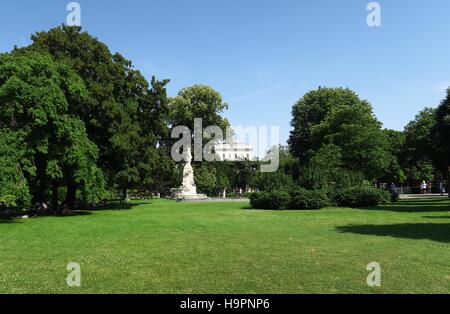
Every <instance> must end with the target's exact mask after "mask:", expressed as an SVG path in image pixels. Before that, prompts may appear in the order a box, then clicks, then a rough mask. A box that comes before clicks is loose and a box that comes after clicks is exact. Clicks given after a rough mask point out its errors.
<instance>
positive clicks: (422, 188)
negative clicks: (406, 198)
mask: <svg viewBox="0 0 450 314" xmlns="http://www.w3.org/2000/svg"><path fill="white" fill-rule="evenodd" d="M420 192H421V194H427V183H426V182H425V181H423V182H422V184H421V185H420Z"/></svg>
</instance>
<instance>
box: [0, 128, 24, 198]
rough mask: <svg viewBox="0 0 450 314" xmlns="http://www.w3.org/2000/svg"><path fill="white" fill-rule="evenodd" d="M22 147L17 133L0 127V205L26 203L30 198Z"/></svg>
mask: <svg viewBox="0 0 450 314" xmlns="http://www.w3.org/2000/svg"><path fill="white" fill-rule="evenodd" d="M24 147H25V143H24V141H23V138H22V136H21V135H20V134H19V133H17V132H12V131H10V130H8V129H0V206H1V205H4V206H16V205H27V204H29V202H30V200H31V197H30V194H29V188H28V182H27V180H26V178H25V173H24V168H26V166H27V164H28V163H29V162H28V160H26V158H25V157H26V150H25V149H24Z"/></svg>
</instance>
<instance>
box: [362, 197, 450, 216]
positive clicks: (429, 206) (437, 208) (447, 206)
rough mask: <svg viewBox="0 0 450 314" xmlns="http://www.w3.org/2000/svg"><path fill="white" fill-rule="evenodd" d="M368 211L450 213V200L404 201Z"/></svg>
mask: <svg viewBox="0 0 450 314" xmlns="http://www.w3.org/2000/svg"><path fill="white" fill-rule="evenodd" d="M368 209H373V210H385V211H394V212H404V213H421V212H425V213H426V212H450V199H448V198H442V199H432V200H402V201H399V202H397V203H394V204H389V205H384V206H377V207H371V208H368Z"/></svg>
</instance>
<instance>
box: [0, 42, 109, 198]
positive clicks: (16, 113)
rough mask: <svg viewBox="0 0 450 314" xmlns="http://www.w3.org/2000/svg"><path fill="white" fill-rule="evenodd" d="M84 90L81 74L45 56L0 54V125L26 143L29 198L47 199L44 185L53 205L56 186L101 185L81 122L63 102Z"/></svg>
mask: <svg viewBox="0 0 450 314" xmlns="http://www.w3.org/2000/svg"><path fill="white" fill-rule="evenodd" d="M86 94H87V92H86V89H85V86H84V84H83V81H82V80H81V78H80V77H79V76H78V75H77V74H76V73H75V72H74V71H72V70H71V69H70V67H68V66H67V65H66V64H62V63H59V62H55V61H54V60H53V59H52V57H51V56H50V55H48V54H45V53H40V52H33V51H14V52H13V53H10V54H2V55H1V56H0V104H1V107H0V123H1V124H2V126H3V127H6V128H8V129H9V130H10V132H15V134H16V135H17V134H18V135H19V141H18V143H20V142H21V141H22V143H23V144H24V146H26V147H27V149H26V153H25V154H26V156H28V158H29V161H30V163H31V164H32V165H33V166H32V167H30V166H27V168H25V169H28V171H25V172H24V176H25V177H26V178H27V182H28V185H29V188H30V190H31V194H32V195H33V201H34V202H43V201H46V200H47V195H48V192H49V191H48V187H49V186H51V187H52V194H53V195H52V199H53V205H54V206H55V207H56V205H57V200H58V195H57V191H58V188H59V186H61V185H64V186H66V187H67V188H68V190H69V187H70V184H75V185H77V186H80V187H83V186H85V185H86V184H90V185H91V186H93V185H99V184H101V181H99V180H98V179H99V177H98V171H97V170H98V169H97V167H96V160H97V157H98V150H97V147H96V146H95V144H94V143H92V142H91V141H90V140H89V138H88V136H87V133H86V128H85V126H84V123H83V122H82V121H81V120H80V119H79V118H78V117H74V116H73V115H71V114H70V112H69V105H68V101H69V100H75V99H78V100H82V99H83V98H84V97H85V96H86ZM6 133H7V134H8V131H6ZM11 134H12V133H9V135H11ZM22 155H23V154H22ZM19 156H20V154H19ZM30 169H33V171H30ZM94 174H96V175H94ZM72 197H73V198H75V195H72Z"/></svg>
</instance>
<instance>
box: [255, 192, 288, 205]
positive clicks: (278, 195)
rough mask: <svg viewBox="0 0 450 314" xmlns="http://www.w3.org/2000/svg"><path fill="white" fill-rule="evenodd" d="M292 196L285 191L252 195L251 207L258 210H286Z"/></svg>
mask: <svg viewBox="0 0 450 314" xmlns="http://www.w3.org/2000/svg"><path fill="white" fill-rule="evenodd" d="M290 201H291V196H290V195H289V193H288V192H286V191H283V190H276V191H272V192H258V193H253V194H251V195H250V205H251V206H252V208H257V209H286V208H288V206H289V203H290Z"/></svg>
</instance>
